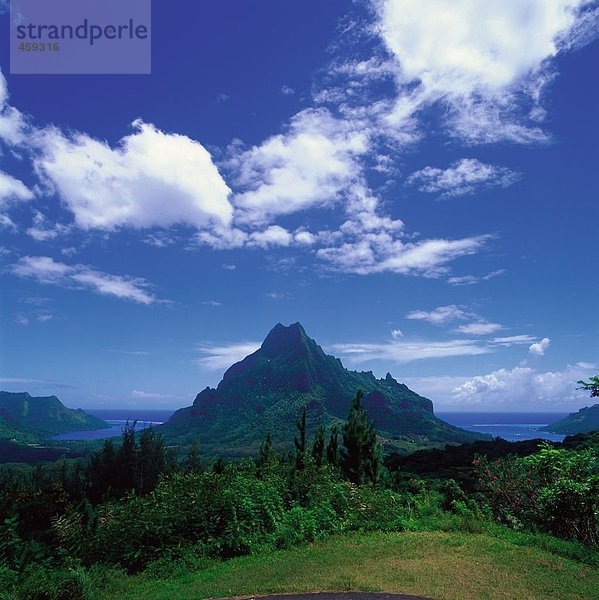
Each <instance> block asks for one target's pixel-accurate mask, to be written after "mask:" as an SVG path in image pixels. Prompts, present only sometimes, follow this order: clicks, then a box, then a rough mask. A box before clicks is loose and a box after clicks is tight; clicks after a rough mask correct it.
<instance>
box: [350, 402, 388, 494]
mask: <svg viewBox="0 0 599 600" xmlns="http://www.w3.org/2000/svg"><path fill="white" fill-rule="evenodd" d="M363 397H364V394H363V393H362V390H358V392H357V394H356V397H355V398H354V400H353V402H352V404H351V406H350V409H349V413H348V415H347V423H346V424H345V426H344V427H343V445H344V446H345V448H344V451H343V454H342V467H343V471H344V473H345V475H346V476H347V478H348V479H349V480H350V481H352V482H353V483H356V484H358V485H359V484H362V483H366V482H372V483H376V482H377V481H378V477H379V467H380V462H381V456H380V449H379V444H378V440H377V437H376V429H375V427H374V424H373V423H372V421H370V420H369V419H368V416H367V414H366V410H365V409H364V406H363V405H362V398H363Z"/></svg>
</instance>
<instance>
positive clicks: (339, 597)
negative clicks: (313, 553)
mask: <svg viewBox="0 0 599 600" xmlns="http://www.w3.org/2000/svg"><path fill="white" fill-rule="evenodd" d="M245 598H247V600H252V599H254V598H255V599H256V600H430V599H428V598H424V597H423V596H405V595H404V594H379V593H374V592H373V593H371V592H318V593H315V594H275V595H274V596H246V597H245Z"/></svg>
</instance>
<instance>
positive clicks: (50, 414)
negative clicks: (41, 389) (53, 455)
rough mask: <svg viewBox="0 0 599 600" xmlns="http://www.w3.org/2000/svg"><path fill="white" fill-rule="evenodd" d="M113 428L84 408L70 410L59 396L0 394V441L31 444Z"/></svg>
mask: <svg viewBox="0 0 599 600" xmlns="http://www.w3.org/2000/svg"><path fill="white" fill-rule="evenodd" d="M106 427H109V425H108V424H107V423H106V422H105V421H102V419H98V418H96V417H92V416H91V415H88V414H87V413H86V412H84V411H83V410H81V409H80V408H79V409H77V410H73V409H71V408H67V407H66V406H65V405H64V404H63V403H62V402H61V401H60V400H59V399H58V398H57V397H56V396H42V397H38V398H36V397H34V396H31V395H30V394H28V393H27V392H0V439H4V440H16V441H17V442H23V443H28V442H31V441H35V440H36V439H37V440H40V439H47V438H50V437H52V436H55V435H59V434H61V433H67V432H69V431H92V430H95V429H104V428H106Z"/></svg>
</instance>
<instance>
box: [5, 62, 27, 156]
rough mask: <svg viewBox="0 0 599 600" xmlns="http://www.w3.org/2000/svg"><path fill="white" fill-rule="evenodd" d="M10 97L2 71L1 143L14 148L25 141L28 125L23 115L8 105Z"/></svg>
mask: <svg viewBox="0 0 599 600" xmlns="http://www.w3.org/2000/svg"><path fill="white" fill-rule="evenodd" d="M8 96H9V95H8V86H7V84H6V79H5V77H4V75H3V74H2V70H1V69H0V141H4V142H6V143H7V144H9V145H11V146H12V145H15V144H19V143H21V142H22V141H23V139H24V132H25V127H26V123H25V119H24V117H23V115H22V114H21V113H20V112H19V111H18V110H17V109H16V108H14V107H12V106H10V105H9V104H8Z"/></svg>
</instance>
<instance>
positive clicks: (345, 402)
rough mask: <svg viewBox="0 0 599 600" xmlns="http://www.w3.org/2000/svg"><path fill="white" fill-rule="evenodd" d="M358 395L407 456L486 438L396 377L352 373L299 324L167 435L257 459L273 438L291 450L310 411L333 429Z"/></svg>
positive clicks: (227, 377) (203, 396)
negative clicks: (440, 412)
mask: <svg viewBox="0 0 599 600" xmlns="http://www.w3.org/2000/svg"><path fill="white" fill-rule="evenodd" d="M358 389H362V391H363V392H364V396H365V398H364V406H365V407H366V409H367V411H368V414H369V416H370V418H372V419H373V420H374V422H375V425H376V427H377V430H378V431H379V434H380V435H381V438H382V439H383V442H384V443H385V444H386V445H388V446H394V447H396V448H403V449H406V450H408V449H414V448H416V447H428V446H432V445H442V444H445V443H462V442H467V441H473V440H475V439H481V438H482V437H483V436H480V435H478V434H474V433H471V432H467V431H465V430H463V429H459V428H457V427H453V426H451V425H449V424H447V423H445V422H444V421H441V420H440V419H438V418H437V417H435V416H434V414H433V405H432V402H431V401H430V400H428V399H427V398H424V397H422V396H420V395H418V394H416V393H415V392H413V391H412V390H410V389H409V388H408V387H407V386H405V385H404V384H401V383H398V382H397V381H396V380H395V379H394V378H393V377H392V376H391V375H390V374H387V376H386V377H385V378H384V379H377V378H376V377H374V375H373V374H372V372H358V371H349V370H348V369H346V368H345V367H344V366H343V365H342V363H341V361H340V360H339V359H338V358H335V357H333V356H330V355H327V354H325V352H324V351H323V350H322V348H321V347H320V346H319V345H318V344H317V343H316V342H315V341H314V340H313V339H311V338H310V337H308V336H307V335H306V332H305V331H304V328H303V327H302V326H301V325H300V324H299V323H294V324H293V325H289V326H288V327H285V326H283V325H281V324H280V323H279V324H277V325H276V326H275V327H274V328H273V329H272V330H271V332H270V333H269V334H268V336H267V337H266V339H265V340H264V342H263V343H262V346H261V347H260V348H259V349H258V350H256V352H254V353H253V354H250V355H249V356H246V357H245V358H244V359H243V360H242V361H240V362H238V363H235V364H234V365H233V366H231V367H230V368H229V369H228V370H227V371H226V372H225V374H224V376H223V379H222V381H221V382H220V383H219V384H218V386H217V388H216V389H213V388H209V387H207V388H206V389H204V390H203V391H202V392H200V393H199V394H198V395H197V397H196V399H195V401H194V403H193V405H192V406H190V407H187V408H183V409H181V410H179V411H177V412H176V413H175V414H174V415H173V416H172V417H171V418H170V420H169V421H168V422H167V423H166V424H165V425H164V426H162V427H161V429H162V431H163V432H164V433H165V434H166V436H167V438H169V439H173V440H175V439H176V440H178V441H185V440H189V439H191V438H192V437H194V436H199V437H200V439H201V442H202V447H203V448H204V449H205V450H206V451H207V452H208V453H211V452H218V453H220V454H224V455H231V456H239V455H244V454H248V453H252V452H254V451H255V449H256V448H257V446H258V445H259V443H260V442H261V441H262V440H263V439H264V437H265V436H266V434H267V433H270V434H271V435H272V436H273V440H274V442H275V445H276V446H277V447H279V448H290V447H291V441H292V439H293V435H294V433H295V420H296V419H297V417H298V415H299V414H300V412H301V410H302V408H303V407H304V406H306V407H307V409H308V422H309V428H310V429H311V430H312V431H313V430H314V429H315V428H316V427H317V426H318V425H320V424H323V425H325V426H330V425H332V424H333V423H336V422H341V421H342V420H343V419H345V417H346V415H347V410H348V407H349V404H350V401H351V399H352V398H353V397H354V395H355V393H356V390H358Z"/></svg>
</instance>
